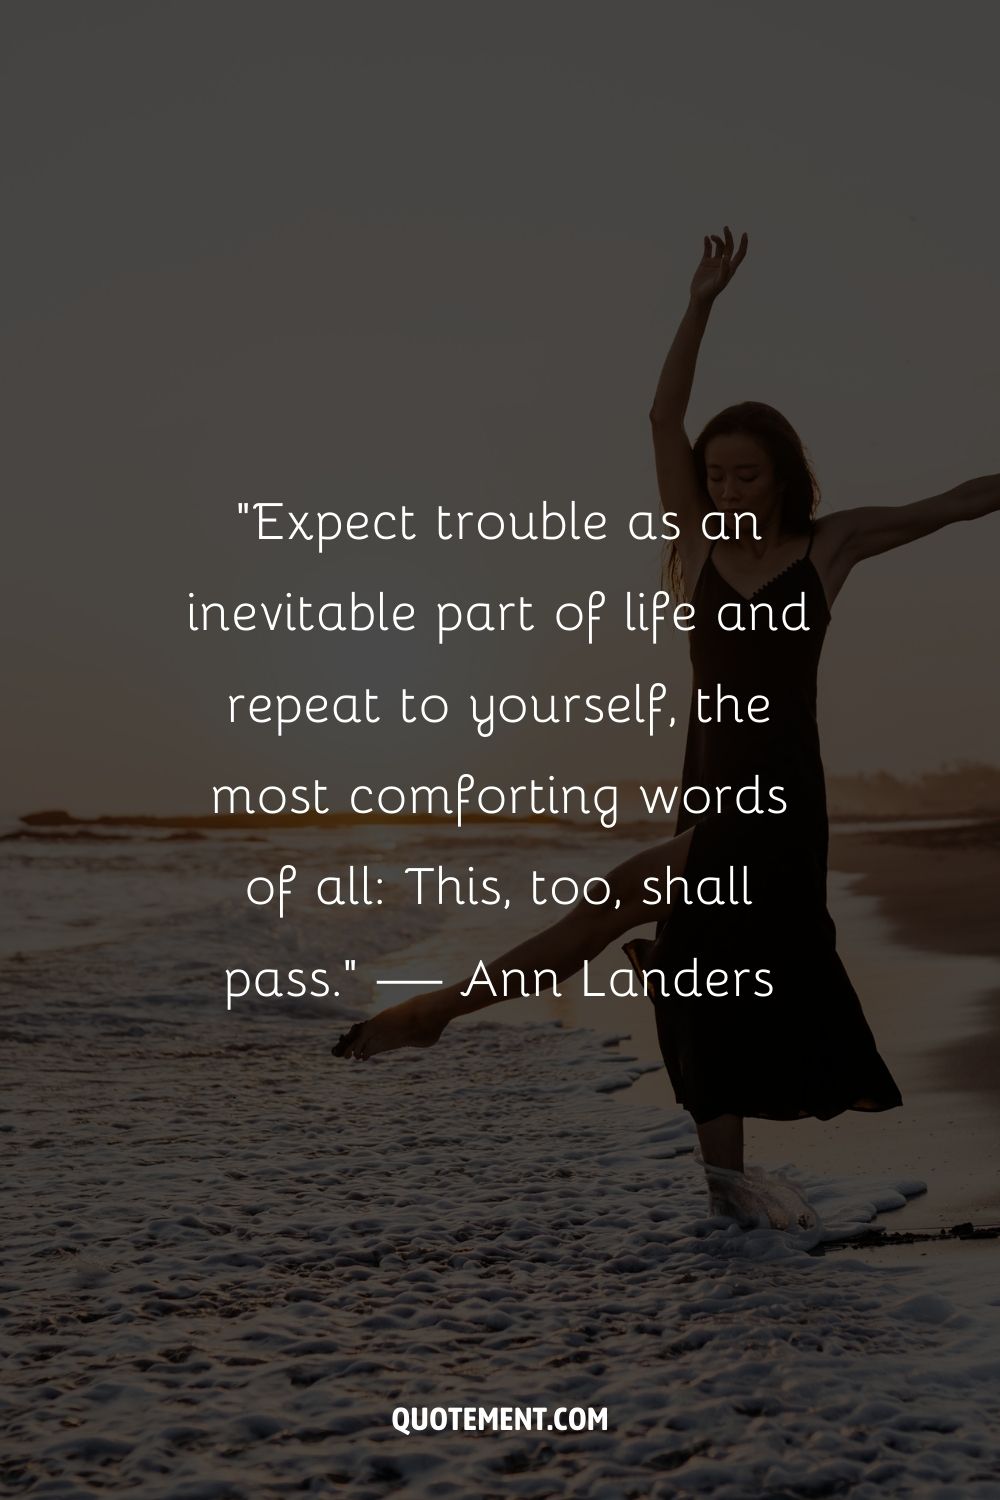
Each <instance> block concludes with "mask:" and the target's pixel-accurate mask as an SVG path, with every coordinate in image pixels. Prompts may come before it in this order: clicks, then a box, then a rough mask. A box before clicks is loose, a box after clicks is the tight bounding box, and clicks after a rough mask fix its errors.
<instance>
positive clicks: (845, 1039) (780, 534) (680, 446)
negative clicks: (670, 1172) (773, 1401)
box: [333, 226, 1000, 1227]
mask: <svg viewBox="0 0 1000 1500" xmlns="http://www.w3.org/2000/svg"><path fill="white" fill-rule="evenodd" d="M713 241H714V249H713V244H712V242H713ZM746 251H747V236H746V235H745V234H744V235H743V236H742V239H741V241H740V245H739V248H738V249H734V241H733V236H732V233H731V231H730V229H729V227H728V226H726V228H725V235H724V238H720V237H719V236H717V235H713V236H707V235H706V237H705V241H704V254H703V257H702V260H701V263H700V264H699V266H698V268H697V270H696V271H695V274H694V278H693V280H692V282H691V290H690V300H689V304H688V307H687V310H686V312H685V314H684V317H683V318H682V320H681V324H680V327H679V328H678V331H677V334H676V336H675V338H674V341H673V344H672V345H671V348H670V352H669V354H668V355H667V359H666V362H665V364H664V366H663V371H662V373H661V376H660V381H659V385H658V387H657V390H656V395H655V398H654V401H653V406H652V410H651V412H650V419H651V423H652V430H653V445H654V450H655V457H656V473H657V482H658V485H659V489H660V497H661V500H662V502H663V505H664V507H665V508H666V509H669V510H670V511H671V512H673V513H674V514H675V515H676V517H677V522H678V526H679V529H680V537H679V540H678V541H677V543H676V544H675V546H674V549H673V553H672V556H671V581H672V584H673V587H674V591H675V593H676V594H679V593H681V592H682V588H683V591H684V592H686V595H687V597H688V599H689V600H690V601H691V603H693V604H694V606H695V628H694V630H692V631H691V634H690V641H691V658H692V665H693V669H694V684H693V692H692V710H691V720H690V725H689V730H688V742H687V750H686V755H685V762H684V771H683V786H682V794H681V798H680V801H681V804H682V806H683V804H684V801H685V798H684V793H685V792H687V791H688V790H689V789H692V788H696V787H697V788H701V787H705V788H708V789H709V791H713V792H714V790H715V789H719V788H722V789H725V791H724V792H723V794H722V796H720V797H718V798H717V799H716V801H715V803H714V804H713V810H712V811H710V812H706V813H703V814H694V813H690V812H687V811H682V813H681V815H680V817H679V819H678V824H677V836H676V837H675V838H673V839H669V840H668V841H667V842H665V843H663V844H660V845H658V846H657V847H655V848H653V849H650V850H648V851H646V852H644V853H642V854H639V855H636V856H635V857H634V858H632V859H630V860H627V861H626V862H625V863H624V864H621V865H619V866H618V867H617V868H616V869H614V870H612V871H610V873H609V874H608V876H607V880H608V882H609V885H610V889H611V896H610V899H609V901H608V903H607V904H606V905H605V906H604V907H601V908H595V907H593V906H590V905H586V904H584V903H582V902H581V903H580V905H578V906H577V907H576V908H574V910H573V911H572V912H570V913H569V914H568V915H567V916H565V917H564V918H563V919H562V920H561V921H559V922H557V923H555V925H554V926H552V927H549V928H547V929H546V930H545V931H544V932H542V933H540V934H538V935H537V936H535V937H533V938H530V939H529V940H528V941H527V942H525V943H522V944H521V945H520V946H519V947H517V948H514V949H512V950H511V951H510V952H508V953H506V954H504V955H503V956H502V957H501V958H499V959H497V960H496V961H495V962H494V963H492V964H490V965H488V966H487V974H488V976H489V978H490V980H491V981H492V984H491V986H490V987H489V998H485V999H484V998H481V994H482V986H477V987H476V994H475V995H474V996H473V995H468V996H463V994H462V991H463V990H464V989H465V988H467V986H468V981H463V982H462V983H460V984H456V985H452V986H450V987H449V988H448V989H444V990H441V991H439V992H436V993H428V994H425V995H419V996H417V997H415V998H414V999H412V1000H408V1001H404V1002H403V1003H402V1004H400V1005H395V1006H393V1007H392V1008H391V1009H389V1010H385V1011H382V1012H381V1013H380V1014H379V1015H377V1016H374V1017H372V1018H371V1019H370V1020H367V1021H362V1022H359V1023H358V1024H357V1025H355V1026H352V1027H351V1029H350V1030H349V1031H348V1032H347V1033H346V1034H345V1035H344V1036H343V1037H342V1038H341V1039H340V1041H339V1042H338V1043H337V1045H336V1046H335V1047H334V1049H333V1051H334V1053H335V1055H337V1056H340V1057H357V1058H368V1057H372V1056H374V1055H375V1054H376V1053H378V1052H383V1051H387V1050H389V1049H390V1048H394V1047H405V1046H416V1047H426V1046H430V1045H432V1044H433V1043H434V1042H436V1041H437V1039H438V1037H439V1036H440V1035H441V1032H442V1031H443V1029H444V1027H445V1026H446V1025H447V1023H448V1021H450V1020H451V1019H452V1018H453V1017H455V1016H457V1015H464V1014H467V1013H468V1012H470V1011H473V1010H479V1009H481V1008H483V1007H484V1006H486V1005H491V1004H496V1003H499V1001H500V1000H502V999H505V998H507V997H508V996H509V995H512V994H520V993H521V988H520V985H517V987H516V988H515V983H516V979H515V975H516V972H517V971H523V972H525V973H529V974H530V973H531V972H532V971H534V970H538V969H542V970H549V971H554V972H555V975H556V980H557V982H558V981H560V980H562V979H564V978H566V977H567V976H569V975H570V974H573V973H575V972H576V971H577V970H578V969H580V968H581V967H582V966H583V963H584V960H589V959H591V958H593V957H594V956H595V955H596V954H598V953H599V952H600V951H601V950H602V949H603V948H604V947H605V946H606V945H607V944H608V943H610V942H612V941H614V939H616V938H619V937H621V936H622V935H624V934H625V933H626V932H627V931H629V929H630V928H632V927H635V926H638V925H640V924H642V923H644V922H649V921H650V920H651V919H653V918H656V919H657V920H658V926H657V934H656V939H655V941H654V942H641V941H634V942H632V943H627V944H625V952H626V953H627V954H628V956H629V959H630V961H631V962H632V964H633V966H634V967H635V969H636V971H637V972H638V973H639V974H640V977H641V978H642V980H643V987H644V988H645V990H646V993H647V994H649V996H650V998H651V999H652V1001H653V1004H654V1007H655V1010H656V1020H657V1033H658V1036H659V1041H660V1046H661V1050H662V1052H663V1057H664V1061H665V1063H666V1066H667V1070H668V1073H669V1076H670V1079H671V1083H672V1084H673V1087H674V1092H675V1094H676V1097H677V1100H678V1103H680V1104H682V1105H683V1106H684V1107H685V1108H687V1109H688V1110H689V1111H690V1113H691V1114H692V1116H693V1117H694V1120H695V1124H696V1126H697V1130H698V1137H699V1142H700V1146H701V1160H702V1162H703V1164H704V1166H705V1170H706V1175H707V1178H708V1183H709V1191H710V1202H711V1205H712V1208H713V1209H714V1210H715V1211H717V1212H725V1213H732V1214H734V1215H735V1216H736V1217H740V1218H744V1219H750V1218H753V1217H754V1216H756V1215H757V1214H758V1213H759V1212H760V1211H761V1209H762V1208H763V1210H764V1212H765V1213H766V1215H767V1217H768V1218H769V1220H770V1222H771V1223H774V1224H780V1225H781V1226H782V1227H788V1226H789V1225H791V1224H796V1223H798V1224H801V1225H807V1224H810V1223H815V1216H814V1215H813V1214H812V1213H811V1210H809V1208H808V1205H807V1204H806V1203H805V1201H804V1200H803V1199H802V1198H801V1196H800V1195H798V1194H797V1193H796V1192H795V1190H794V1189H793V1188H792V1187H791V1185H790V1184H788V1183H786V1182H785V1181H784V1180H783V1179H782V1180H775V1179H769V1178H766V1177H765V1176H764V1174H762V1173H760V1172H759V1171H755V1170H754V1169H750V1171H749V1172H745V1171H744V1162H743V1119H744V1117H745V1116H747V1115H749V1116H753V1117H757V1118H765V1119H798V1118H804V1117H808V1116H814V1117H817V1118H819V1119H830V1118H832V1117H833V1116H834V1115H837V1114H840V1113H842V1112H843V1111H844V1110H847V1109H854V1110H866V1111H876V1110H884V1109H892V1108H895V1107H896V1106H898V1105H900V1104H901V1103H902V1099H901V1097H900V1093H899V1090H898V1088H897V1087H896V1084H895V1082H894V1080H893V1078H892V1075H891V1074H890V1072H889V1070H888V1068H887V1067H886V1065H885V1063H884V1062H883V1060H882V1058H881V1057H880V1056H879V1054H878V1051H877V1049H876V1046H875V1042H874V1039H873V1037H872V1034H871V1031H870V1030H869V1027H868V1025H867V1022H866V1021H865V1018H864V1015H863V1012H862V1009H861V1005H860V1002H859V1000H858V997H857V995H856V993H855V991H854V989H853V987H852V985H851V983H850V980H849V979H848V977H847V974H846V972H845V970H844V967H843V964H842V963H841V961H840V959H839V957H838V955H837V951H836V930H835V928H834V924H833V921H832V919H831V917H830V914H829V912H828V910H827V898H826V865H827V842H828V826H827V811H826V793H825V782H824V775H823V765H822V761H821V759H820V748H819V739H818V732H817V724H816V673H817V667H818V662H819V655H820V651H821V648H822V644H823V637H824V634H825V631H826V627H827V624H828V622H829V619H830V606H831V605H832V604H833V601H834V599H835V598H836V597H837V594H838V593H839V592H840V589H841V588H842V587H843V584H844V580H845V579H846V578H847V576H848V574H849V573H850V571H851V569H852V568H853V567H854V566H855V564H856V563H858V562H861V561H862V560H863V559H864V558H867V557H873V556H875V555H876V554H877V553H880V552H886V551H888V550H889V549H890V548H893V547H899V546H902V545H903V543H905V542H910V541H914V540H915V539H916V538H918V537H922V536H926V535H927V534H928V533H929V532H932V531H936V530H938V529H939V528H940V527H942V526H945V525H947V524H949V523H950V522H952V521H960V520H971V519H973V518H975V517H978V516H983V515H986V514H988V513H989V512H991V511H994V510H996V509H998V508H1000V476H996V475H994V476H989V477H987V478H983V479H974V480H970V481H968V482H967V483H965V484H961V485H959V486H957V487H956V488H955V489H953V490H949V491H947V492H946V493H944V494H941V495H934V496H932V497H930V498H929V499H926V500H920V501H917V502H916V503H914V504H911V505H904V506H862V507H859V508H856V509H851V510H843V511H838V512H836V513H835V514H833V515H830V516H826V517H824V518H823V519H821V520H819V521H815V522H814V520H813V512H814V511H815V508H816V504H817V501H818V486H817V485H816V482H815V478H814V476H813V473H812V470H811V468H810V466H809V463H808V460H807V459H806V456H805V453H804V451H803V448H802V444H801V442H800V440H799V438H798V437H797V435H796V433H795V431H794V429H793V428H792V427H791V426H790V425H789V423H788V422H787V421H786V420H785V419H784V418H783V417H782V416H781V415H780V414H779V413H778V412H776V411H775V410H774V409H773V408H771V407H768V406H764V405H762V404H760V403H756V402H744V403H743V404H741V405H739V406H735V407H730V408H728V409H727V410H726V411H723V412H721V413H719V415H718V416H716V417H715V418H713V420H712V421H711V422H709V423H708V425H707V427H706V428H705V430H704V431H703V432H702V434H701V436H700V437H699V438H698V440H697V442H696V443H695V445H694V447H693V449H692V447H691V444H690V443H689V441H688V438H687V436H686V434H685V431H684V414H685V411H686V409H687V404H688V398H689V396H690V392H691V385H692V381H693V378H694V370H695V363H696V359H697V354H698V349H699V347H700V344H701V340H702V337H703V334H704V331H705V327H706V324H707V321H708V316H709V312H710V310H711V308H712V306H713V304H714V302H715V299H716V297H717V296H718V295H719V293H720V292H721V291H722V290H723V289H724V288H725V286H726V285H727V284H728V282H729V280H730V279H731V277H732V276H733V274H734V272H735V271H736V268H737V267H738V266H739V265H740V264H741V262H742V261H743V259H744V257H745V255H746ZM713 511H716V512H721V513H723V515H724V516H727V517H729V518H730V520H731V524H729V522H726V523H723V522H720V518H719V517H718V516H712V517H711V521H712V523H713V524H710V525H703V522H705V521H706V520H708V519H709V516H710V513H711V512H713ZM737 518H739V519H737ZM720 527H721V530H722V531H723V532H724V535H722V537H721V539H720V540H718V541H717V542H714V543H713V542H711V541H709V540H708V538H707V537H706V534H705V533H706V531H708V532H709V534H710V535H719V534H720ZM684 586H686V587H684ZM754 606H761V607H760V608H756V609H754V610H753V615H754V618H753V628H748V625H749V620H750V613H751V609H752V608H753V607H754ZM763 606H769V608H764V607H763ZM789 607H790V608H789ZM723 621H725V622H726V626H725V627H724V626H723V624H722V622H723ZM740 621H743V622H744V624H743V628H734V626H735V625H737V624H738V623H739V622H740ZM772 626H773V627H774V628H771V627H772ZM762 699H765V700H766V704H764V705H763V706H762ZM751 700H754V702H755V703H756V705H757V708H756V712H755V713H751V712H749V708H750V705H751ZM747 787H756V788H757V796H758V801H757V803H756V804H755V807H754V809H752V810H750V811H748V810H747V809H746V807H745V805H741V806H737V805H736V799H737V795H738V793H740V791H741V789H745V788H747ZM744 795H746V793H745V792H744ZM727 796H728V798H729V800H728V802H727V801H726V797H727ZM758 809H759V810H758ZM741 869H742V872H743V890H744V891H748V892H749V898H750V900H749V904H738V903H736V902H733V903H730V904H728V905H726V904H719V905H712V904H701V903H699V902H698V901H696V900H695V901H692V902H691V903H690V904H688V902H687V901H685V900H682V899H680V897H677V898H676V899H674V900H672V901H670V900H664V901H663V903H662V905H661V906H659V907H651V906H650V905H649V904H648V890H647V888H646V886H645V884H644V882H646V880H647V879H648V878H650V877H653V878H654V879H656V880H657V881H658V882H659V885H658V887H657V889H665V888H666V885H667V880H668V878H669V877H670V876H675V877H676V876H686V878H687V889H688V891H694V890H701V889H704V887H702V886H701V885H700V884H699V882H701V881H703V880H704V878H705V877H706V876H707V877H710V878H709V882H708V885H709V888H710V889H711V887H712V880H711V877H717V878H718V879H719V880H720V881H721V880H722V879H723V877H724V876H725V875H726V872H727V871H729V872H730V875H732V874H733V873H734V872H739V871H740V870H741ZM729 888H730V890H732V889H733V886H732V881H731V880H730V886H729ZM673 890H674V891H675V892H676V891H683V886H682V885H681V884H680V883H679V882H676V881H675V882H674V884H673ZM644 898H645V899H644ZM616 903H617V905H616ZM504 970H511V971H515V973H514V974H512V975H511V976H510V977H509V978H508V977H507V976H505V975H504V973H503V971H504ZM685 971H686V975H687V977H686V979H685V982H684V985H683V987H682V986H681V985H680V983H678V984H677V987H676V988H673V987H672V986H671V983H670V981H671V979H676V980H678V981H679V980H680V976H681V974H682V972H685ZM709 971H712V972H714V973H715V974H716V975H721V974H725V975H727V976H730V980H732V978H733V976H737V975H741V976H742V981H740V980H737V982H736V989H735V990H733V989H732V987H731V986H730V988H729V989H727V990H723V981H722V980H721V979H717V980H716V982H715V984H714V986H712V987H710V988H709V990H708V993H707V994H706V991H705V989H704V988H701V989H700V990H698V983H699V982H698V981H692V978H691V976H692V975H693V974H698V973H700V974H701V975H705V974H706V973H707V972H709ZM750 976H753V979H752V980H751V979H750ZM762 976H764V977H763V978H762ZM747 981H749V982H750V985H751V986H752V987H751V988H748V987H747ZM692 988H694V989H695V990H696V991H697V992H696V993H694V994H692V993H691V990H692Z"/></svg>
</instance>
